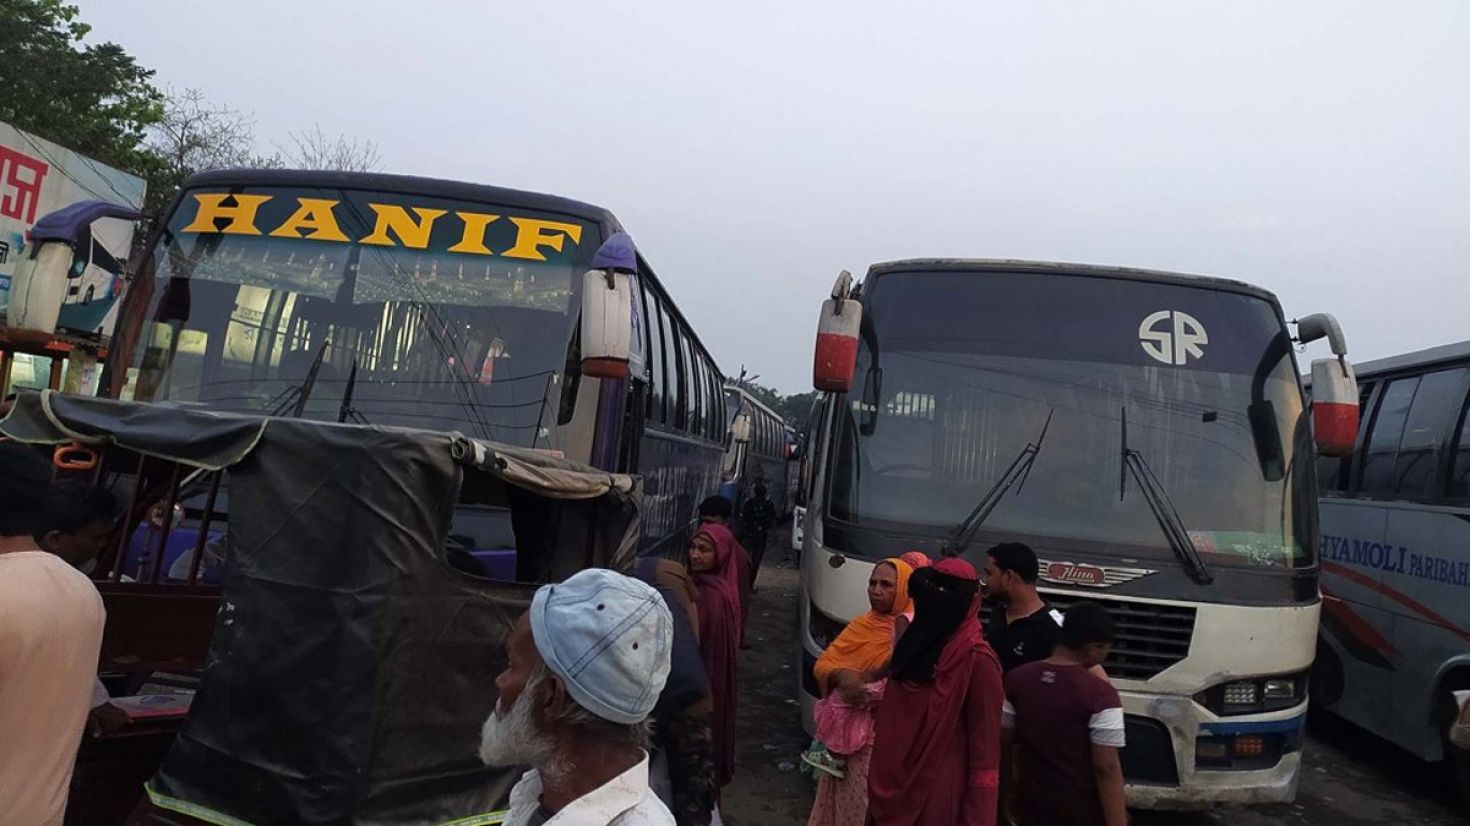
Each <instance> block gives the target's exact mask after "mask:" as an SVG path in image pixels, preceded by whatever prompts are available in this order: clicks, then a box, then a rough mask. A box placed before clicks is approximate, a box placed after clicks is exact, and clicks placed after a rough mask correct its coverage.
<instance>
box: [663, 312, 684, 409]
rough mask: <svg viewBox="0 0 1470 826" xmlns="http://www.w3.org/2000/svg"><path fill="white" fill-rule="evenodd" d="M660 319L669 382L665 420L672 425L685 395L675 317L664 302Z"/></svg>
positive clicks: (665, 374)
mask: <svg viewBox="0 0 1470 826" xmlns="http://www.w3.org/2000/svg"><path fill="white" fill-rule="evenodd" d="M659 320H660V324H661V327H662V330H663V339H664V381H665V382H667V383H666V384H665V385H664V415H663V421H664V423H665V424H667V425H670V426H672V425H674V423H675V422H676V421H677V420H678V415H677V411H678V410H679V405H681V404H683V402H682V401H681V399H682V398H683V397H682V396H681V395H680V393H681V391H682V390H683V388H682V387H680V384H679V361H678V352H679V350H678V346H677V345H676V344H675V343H674V323H675V322H674V317H673V316H671V315H669V310H668V308H667V307H664V306H663V304H662V302H660V304H659Z"/></svg>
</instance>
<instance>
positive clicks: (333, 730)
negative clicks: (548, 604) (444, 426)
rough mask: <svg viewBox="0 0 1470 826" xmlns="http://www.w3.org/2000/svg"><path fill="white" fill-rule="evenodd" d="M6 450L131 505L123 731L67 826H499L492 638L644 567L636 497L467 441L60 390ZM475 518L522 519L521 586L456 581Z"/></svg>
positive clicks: (122, 551)
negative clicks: (560, 596) (485, 741)
mask: <svg viewBox="0 0 1470 826" xmlns="http://www.w3.org/2000/svg"><path fill="white" fill-rule="evenodd" d="M0 433H3V435H4V436H7V437H9V438H13V439H16V440H19V441H23V442H30V443H35V444H38V445H61V446H71V445H79V446H83V447H85V448H86V449H88V450H91V451H94V452H96V453H97V454H98V455H99V456H100V460H99V461H98V462H97V463H96V464H95V466H91V467H88V468H84V469H82V470H80V471H78V470H72V471H69V472H71V473H72V474H73V475H76V474H81V476H82V478H87V479H90V480H91V481H92V482H93V483H95V484H98V485H102V486H105V487H109V488H110V489H112V490H114V491H116V492H117V493H119V494H120V498H121V499H123V500H125V501H126V502H127V503H128V504H127V510H126V518H124V519H123V520H121V522H120V524H119V526H118V528H117V533H116V542H115V543H113V547H112V549H111V550H110V551H109V552H108V553H107V554H106V555H104V557H103V558H102V559H100V560H99V563H98V565H97V567H96V570H95V572H94V574H93V576H94V579H95V580H96V582H97V587H98V589H99V591H101V593H102V594H103V598H104V601H105V603H106V606H107V612H108V620H107V627H106V631H105V634H104V639H103V644H102V654H101V662H100V664H99V674H100V675H101V677H102V680H103V682H104V684H105V685H106V686H107V688H108V690H109V694H111V695H112V697H113V699H112V700H111V701H110V703H111V704H115V705H116V706H117V707H121V708H126V709H127V710H128V712H129V714H128V715H127V719H126V720H125V721H124V723H123V724H122V725H121V726H120V727H111V728H108V729H107V730H103V728H102V727H100V726H98V727H94V728H93V729H92V730H91V731H89V733H88V734H87V735H86V737H85V742H84V743H83V745H82V748H81V751H80V753H79V756H78V765H77V771H76V776H75V778H74V784H73V792H72V796H71V802H70V807H69V811H68V821H69V822H76V823H87V824H98V823H102V824H106V823H119V822H129V823H181V822H205V823H216V824H277V823H301V824H378V823H409V824H450V823H452V824H479V823H495V822H499V815H498V814H497V812H498V811H499V810H500V809H501V808H503V804H504V801H505V799H506V797H507V796H508V793H509V789H510V786H511V785H512V784H513V783H514V781H515V779H516V778H517V777H518V772H517V771H513V770H504V769H489V768H486V767H484V766H483V765H481V764H480V762H479V759H478V757H477V749H478V744H479V736H480V727H481V724H482V723H483V721H484V719H485V717H486V716H487V715H488V714H490V713H491V710H492V709H493V708H494V706H495V702H496V691H495V686H494V679H495V676H496V674H497V673H498V672H499V671H500V669H501V668H502V667H503V665H504V653H503V647H502V643H503V641H504V638H505V637H506V636H507V634H508V633H509V631H510V628H511V626H512V624H513V623H514V621H515V620H516V618H517V617H518V615H519V614H520V613H521V612H522V611H524V610H525V609H526V607H527V606H528V605H529V604H530V598H531V595H532V593H533V591H534V589H535V587H536V586H537V585H538V584H539V583H541V582H549V581H556V580H559V579H561V578H564V577H565V576H567V575H569V574H571V573H573V572H575V571H577V570H580V569H582V568H586V567H596V566H601V567H613V568H621V567H625V566H626V565H627V564H629V563H630V562H631V558H632V555H633V553H634V549H635V547H636V538H637V530H638V512H639V501H640V492H639V480H638V479H637V478H636V477H631V476H626V475H619V474H611V473H605V472H602V471H598V470H595V469H592V468H589V467H586V466H582V465H577V464H574V463H570V462H567V461H565V460H562V459H559V458H556V457H554V456H552V455H549V454H546V453H542V452H538V451H530V450H525V449H519V448H511V447H506V446H503V445H498V444H494V443H490V442H485V441H478V440H474V439H470V438H467V437H464V436H461V435H459V434H453V433H436V432H427V431H415V430H406V429H395V428H383V427H368V426H358V425H342V424H331V423H320V422H310V421H303V420H299V419H282V418H273V419H264V418H259V417H251V416H239V415H229V414H221V413H217V412H209V411H204V410H199V409H190V408H187V407H179V406H166V405H152V404H142V403H132V402H120V401H114V400H108V399H94V398H82V397H72V396H63V395H61V394H58V393H55V392H52V391H46V392H43V393H26V394H24V395H21V396H20V397H19V398H18V399H17V401H16V404H15V407H14V409H13V410H12V412H11V413H10V415H9V416H8V417H7V418H6V419H5V420H4V421H3V422H0ZM466 503H469V504H474V505H478V506H483V505H487V504H488V505H492V506H500V507H505V508H508V509H509V510H510V513H511V520H512V523H513V526H514V534H515V536H514V540H515V551H514V552H515V553H516V555H517V556H518V557H519V559H518V561H517V564H516V565H515V568H514V570H515V571H516V572H517V573H516V577H515V579H516V580H517V581H508V580H495V579H490V578H486V577H483V576H477V575H475V574H471V573H468V572H466V571H465V570H461V569H460V568H457V567H455V566H454V565H452V564H451V563H450V561H449V556H448V553H447V549H448V548H449V547H450V546H451V545H452V543H451V540H450V537H449V536H448V533H449V527H450V519H451V516H452V515H453V514H454V512H455V509H456V507H459V506H461V505H463V504H466ZM190 551H192V552H193V557H192V558H189V559H188V560H187V562H185V563H180V562H179V558H182V557H184V555H185V554H188V553H189V552H190ZM211 551H213V553H214V556H216V557H217V558H218V561H217V562H211V561H210V559H211ZM170 554H173V555H174V556H173V558H172V559H171V558H170ZM125 563H126V564H125ZM212 565H214V566H216V567H215V568H214V569H213V573H214V576H212V577H211V576H208V575H207V574H209V573H210V571H211V566H212ZM180 573H182V574H183V575H182V576H180V575H179V574H180Z"/></svg>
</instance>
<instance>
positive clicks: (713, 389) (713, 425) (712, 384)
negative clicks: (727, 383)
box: [709, 366, 730, 443]
mask: <svg viewBox="0 0 1470 826" xmlns="http://www.w3.org/2000/svg"><path fill="white" fill-rule="evenodd" d="M709 391H710V393H711V398H713V399H714V400H715V403H714V410H713V411H711V413H710V424H709V437H710V438H711V439H713V440H715V441H717V442H721V443H723V442H724V441H725V421H726V419H725V416H726V415H727V414H726V410H727V409H728V408H727V407H726V405H728V404H729V403H730V400H729V399H728V398H726V397H725V388H724V386H723V384H722V383H721V381H720V374H719V372H718V371H716V370H715V369H714V367H713V366H711V368H710V375H709Z"/></svg>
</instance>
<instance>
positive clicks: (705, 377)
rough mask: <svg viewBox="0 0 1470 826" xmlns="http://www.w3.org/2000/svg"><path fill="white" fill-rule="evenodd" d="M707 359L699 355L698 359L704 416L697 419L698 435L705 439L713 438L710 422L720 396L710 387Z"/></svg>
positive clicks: (712, 419) (718, 403) (718, 404)
mask: <svg viewBox="0 0 1470 826" xmlns="http://www.w3.org/2000/svg"><path fill="white" fill-rule="evenodd" d="M709 377H710V366H709V361H708V360H707V359H705V358H704V357H703V355H701V357H700V359H699V389H700V391H701V392H703V393H704V416H703V417H702V418H701V419H700V420H699V435H701V436H703V437H705V438H706V439H713V438H714V428H713V427H711V426H710V423H711V422H713V421H714V417H715V408H717V407H719V406H720V398H719V396H717V395H715V393H714V390H713V389H712V388H711V387H710V380H709Z"/></svg>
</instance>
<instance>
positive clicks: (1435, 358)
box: [1353, 341, 1470, 378]
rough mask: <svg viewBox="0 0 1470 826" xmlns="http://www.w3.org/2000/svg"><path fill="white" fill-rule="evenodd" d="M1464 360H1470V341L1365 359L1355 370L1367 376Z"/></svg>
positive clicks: (1355, 365) (1361, 376) (1359, 374)
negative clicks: (1369, 359)
mask: <svg viewBox="0 0 1470 826" xmlns="http://www.w3.org/2000/svg"><path fill="white" fill-rule="evenodd" d="M1464 360H1470V341H1460V342H1456V343H1454V344H1441V345H1439V346H1438V347H1430V348H1427V349H1424V350H1416V351H1414V352H1412V353H1401V354H1399V355H1397V356H1388V357H1387V358H1381V359H1374V360H1372V361H1365V362H1363V363H1362V364H1354V365H1353V370H1354V371H1355V372H1356V373H1357V374H1358V377H1359V378H1366V377H1369V376H1373V375H1377V374H1379V373H1393V372H1397V371H1399V370H1406V369H1410V368H1414V367H1424V366H1426V365H1430V364H1435V363H1438V362H1451V361H1464Z"/></svg>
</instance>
